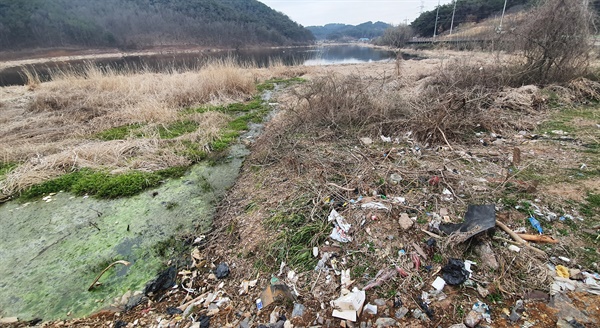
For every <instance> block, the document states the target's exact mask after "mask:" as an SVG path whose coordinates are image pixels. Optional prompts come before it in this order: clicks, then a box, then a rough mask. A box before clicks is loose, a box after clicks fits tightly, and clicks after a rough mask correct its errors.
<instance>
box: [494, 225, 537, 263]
mask: <svg viewBox="0 0 600 328" xmlns="http://www.w3.org/2000/svg"><path fill="white" fill-rule="evenodd" d="M496 225H497V226H499V227H500V229H502V230H504V232H506V233H507V234H509V235H510V237H511V238H512V239H514V240H516V241H517V242H519V243H520V244H521V245H523V246H524V247H527V248H528V249H530V250H532V251H534V252H536V253H538V254H540V255H544V256H547V254H546V252H544V251H543V250H541V249H539V248H536V247H533V246H531V245H529V244H528V243H527V242H526V241H525V240H524V239H523V238H521V237H519V235H517V234H516V233H515V232H514V231H512V230H511V229H510V228H509V227H507V226H506V225H505V224H504V223H502V222H500V221H498V220H496Z"/></svg>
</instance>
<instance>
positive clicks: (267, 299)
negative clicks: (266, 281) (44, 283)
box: [256, 284, 296, 307]
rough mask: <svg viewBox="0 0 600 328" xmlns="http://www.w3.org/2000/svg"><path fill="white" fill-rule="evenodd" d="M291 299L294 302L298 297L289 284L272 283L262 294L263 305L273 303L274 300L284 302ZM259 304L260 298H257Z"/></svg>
mask: <svg viewBox="0 0 600 328" xmlns="http://www.w3.org/2000/svg"><path fill="white" fill-rule="evenodd" d="M284 300H289V301H291V302H294V301H295V300H296V297H295V296H294V294H292V291H291V290H290V288H289V287H288V286H287V285H284V284H272V285H269V286H267V288H265V289H264V290H263V291H262V293H261V294H260V301H261V304H262V306H263V307H266V306H269V305H271V304H272V303H273V302H283V301H284ZM256 304H257V306H258V300H257V303H256Z"/></svg>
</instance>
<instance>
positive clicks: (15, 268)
mask: <svg viewBox="0 0 600 328" xmlns="http://www.w3.org/2000/svg"><path fill="white" fill-rule="evenodd" d="M231 152H232V154H233V156H232V157H231V158H230V160H229V161H228V162H227V163H221V164H219V165H216V166H208V165H205V164H199V165H196V166H194V167H192V168H191V169H190V172H189V173H188V174H187V175H185V176H183V177H182V178H179V179H174V180H170V181H167V182H166V183H165V184H163V185H161V186H160V187H159V188H156V189H153V190H149V191H147V192H144V193H142V194H139V195H137V196H134V197H130V198H123V199H112V200H99V199H93V198H82V197H74V196H72V195H71V194H67V193H58V194H57V195H55V196H53V197H52V201H51V202H48V203H47V202H45V201H43V200H41V199H38V200H36V201H33V202H30V203H27V204H22V203H17V202H10V203H7V204H4V205H2V206H0V311H1V313H0V315H2V316H18V317H19V318H22V319H31V318H34V317H41V318H43V319H45V320H50V319H61V318H65V317H66V314H67V313H68V312H71V313H72V316H74V317H78V316H85V315H88V314H90V313H92V312H93V311H96V310H99V309H100V308H102V307H105V306H108V305H110V304H111V303H112V302H113V299H114V298H116V297H121V295H123V294H124V293H125V292H126V291H127V290H141V289H143V287H144V285H145V283H146V282H147V281H148V280H150V279H152V278H153V277H154V276H155V275H156V273H157V272H158V271H159V270H160V269H161V268H162V267H164V265H163V262H164V260H165V259H164V258H161V257H160V256H159V255H158V252H157V251H156V248H157V247H158V246H157V245H160V243H161V242H164V241H165V240H168V239H169V238H172V237H173V236H174V235H177V234H179V233H185V232H186V231H193V230H194V228H196V227H199V228H200V230H204V231H206V230H208V229H209V228H210V225H211V220H212V215H213V214H214V204H215V203H216V201H217V200H218V199H219V198H220V197H221V196H222V195H223V194H224V192H225V190H226V189H227V188H229V187H230V186H231V185H233V182H234V181H235V178H236V177H237V174H238V172H239V169H240V167H241V163H242V161H243V157H244V156H245V155H246V154H247V151H246V150H245V148H243V147H242V146H233V147H232V151H231ZM207 184H210V186H211V188H206V185H207ZM153 194H155V196H153ZM169 204H177V206H169ZM100 213H101V215H99V214H100ZM128 227H129V229H128ZM98 228H99V229H100V230H98ZM114 260H126V261H129V262H131V263H132V264H131V265H130V266H129V267H124V266H116V267H114V268H112V269H110V270H109V271H108V272H107V273H106V274H105V275H104V276H103V277H102V278H101V279H100V282H102V286H100V287H98V288H96V289H94V290H93V291H92V292H88V291H87V288H88V286H89V284H90V283H91V282H92V281H93V280H94V278H95V277H96V275H98V273H100V271H102V269H104V266H105V265H107V264H108V263H110V262H112V261H114Z"/></svg>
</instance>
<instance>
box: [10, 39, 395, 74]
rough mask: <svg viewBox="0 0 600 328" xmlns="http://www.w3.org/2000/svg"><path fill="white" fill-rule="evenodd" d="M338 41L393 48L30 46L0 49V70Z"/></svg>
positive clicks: (270, 47)
mask: <svg viewBox="0 0 600 328" xmlns="http://www.w3.org/2000/svg"><path fill="white" fill-rule="evenodd" d="M340 45H359V46H362V47H370V48H378V49H387V50H394V49H392V48H390V47H387V46H377V45H374V44H370V43H364V42H331V43H328V42H316V43H313V44H307V45H298V46H264V47H261V46H254V47H245V48H213V47H205V46H189V47H185V46H178V47H171V46H167V47H155V48H148V49H144V50H131V51H127V50H119V49H116V48H111V49H72V48H52V49H34V50H27V51H19V52H0V70H2V69H7V68H13V67H19V66H23V65H34V64H44V63H52V62H65V61H76V60H93V59H118V58H123V57H128V56H156V55H177V54H193V53H199V54H200V53H217V52H226V51H238V50H253V49H293V48H305V47H320V46H340Z"/></svg>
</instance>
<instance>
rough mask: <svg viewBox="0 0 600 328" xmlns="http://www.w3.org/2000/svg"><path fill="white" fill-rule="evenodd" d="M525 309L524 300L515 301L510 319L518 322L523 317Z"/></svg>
mask: <svg viewBox="0 0 600 328" xmlns="http://www.w3.org/2000/svg"><path fill="white" fill-rule="evenodd" d="M523 311H525V307H524V306H523V301H522V300H518V301H516V302H515V306H514V307H513V308H512V311H511V313H510V315H509V317H508V319H509V320H510V321H512V322H517V321H519V320H520V319H521V315H522V314H523Z"/></svg>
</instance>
